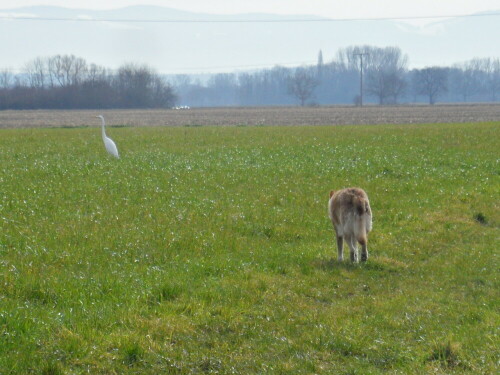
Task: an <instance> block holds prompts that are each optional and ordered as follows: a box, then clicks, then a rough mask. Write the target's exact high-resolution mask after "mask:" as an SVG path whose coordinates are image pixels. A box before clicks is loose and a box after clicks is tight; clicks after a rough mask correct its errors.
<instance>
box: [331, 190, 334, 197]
mask: <svg viewBox="0 0 500 375" xmlns="http://www.w3.org/2000/svg"><path fill="white" fill-rule="evenodd" d="M333 194H335V190H330V198H331V197H332V196H333Z"/></svg>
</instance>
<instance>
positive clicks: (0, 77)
mask: <svg viewBox="0 0 500 375" xmlns="http://www.w3.org/2000/svg"><path fill="white" fill-rule="evenodd" d="M13 78H14V77H13V75H12V72H11V71H10V70H9V69H2V70H0V88H4V89H7V88H9V87H10V86H11V85H12V82H13Z"/></svg>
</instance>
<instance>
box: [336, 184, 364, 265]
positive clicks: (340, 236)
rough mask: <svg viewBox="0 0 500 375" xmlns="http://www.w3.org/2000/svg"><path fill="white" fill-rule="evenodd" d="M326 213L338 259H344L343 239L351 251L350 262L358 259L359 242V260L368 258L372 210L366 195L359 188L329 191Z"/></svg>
mask: <svg viewBox="0 0 500 375" xmlns="http://www.w3.org/2000/svg"><path fill="white" fill-rule="evenodd" d="M328 214H329V216H330V219H331V220H332V224H333V228H334V229H335V233H336V235H337V247H338V260H339V261H340V262H341V261H342V260H343V259H344V255H343V248H344V240H345V242H347V245H348V246H349V249H350V252H351V262H357V261H358V245H357V242H359V243H360V244H361V247H362V248H361V261H362V262H365V261H366V260H367V259H368V233H369V232H370V231H371V230H372V210H371V208H370V202H369V201H368V195H366V193H365V191H364V190H363V189H360V188H347V189H342V190H337V191H334V190H332V191H330V201H329V202H328Z"/></svg>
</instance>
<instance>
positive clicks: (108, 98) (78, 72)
mask: <svg viewBox="0 0 500 375" xmlns="http://www.w3.org/2000/svg"><path fill="white" fill-rule="evenodd" d="M176 99H177V97H176V96H175V94H174V90H173V88H172V87H171V86H170V84H168V83H167V81H166V80H165V79H164V78H163V77H161V76H160V75H159V74H157V73H156V72H155V71H154V70H153V69H151V68H149V67H148V66H145V65H134V64H126V65H123V66H121V67H120V68H119V69H118V70H117V71H116V72H114V73H112V72H111V71H109V70H108V69H106V68H104V67H101V66H98V65H95V64H88V63H87V62H86V61H85V60H84V59H82V58H79V57H75V56H68V55H65V56H60V55H57V56H53V57H48V58H36V59H34V60H32V61H30V62H29V63H27V64H26V66H25V67H24V69H23V73H22V74H17V75H14V74H12V73H10V72H9V71H8V70H3V71H1V72H0V109H38V108H49V109H84V108H159V107H171V106H172V105H173V104H174V103H175V101H176Z"/></svg>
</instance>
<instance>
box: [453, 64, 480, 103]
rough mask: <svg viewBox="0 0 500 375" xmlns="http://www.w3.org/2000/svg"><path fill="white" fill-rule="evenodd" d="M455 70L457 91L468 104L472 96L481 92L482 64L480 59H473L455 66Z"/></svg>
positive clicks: (454, 76)
mask: <svg viewBox="0 0 500 375" xmlns="http://www.w3.org/2000/svg"><path fill="white" fill-rule="evenodd" d="M454 68H455V69H453V70H452V73H453V74H452V79H453V83H454V87H455V90H456V91H457V93H459V94H460V95H461V96H462V100H463V101H464V102H467V101H468V100H469V99H470V97H471V96H474V95H476V94H478V93H480V92H481V83H480V82H481V78H480V76H481V74H482V72H481V62H480V60H479V59H472V60H470V61H467V62H465V63H461V64H455V66H454Z"/></svg>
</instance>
